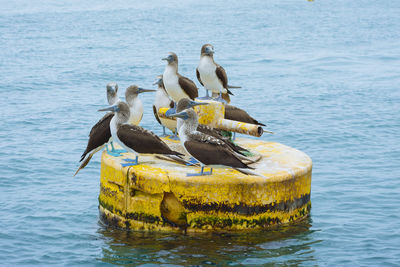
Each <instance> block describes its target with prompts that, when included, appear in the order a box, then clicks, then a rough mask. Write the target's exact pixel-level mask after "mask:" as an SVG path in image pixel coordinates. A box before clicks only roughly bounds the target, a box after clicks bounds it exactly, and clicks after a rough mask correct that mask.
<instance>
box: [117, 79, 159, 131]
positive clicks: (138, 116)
mask: <svg viewBox="0 0 400 267" xmlns="http://www.w3.org/2000/svg"><path fill="white" fill-rule="evenodd" d="M155 91H156V90H153V89H143V88H140V87H138V86H137V85H131V86H129V87H128V88H126V91H125V100H126V103H127V104H128V105H129V109H130V117H129V120H128V123H129V124H132V125H139V123H140V121H141V120H142V118H143V103H142V101H141V100H140V98H139V94H141V93H145V92H155Z"/></svg>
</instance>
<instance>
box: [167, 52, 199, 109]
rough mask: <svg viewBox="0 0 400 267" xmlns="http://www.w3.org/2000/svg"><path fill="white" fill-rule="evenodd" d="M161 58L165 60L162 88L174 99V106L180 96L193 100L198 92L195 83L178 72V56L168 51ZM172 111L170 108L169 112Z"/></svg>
mask: <svg viewBox="0 0 400 267" xmlns="http://www.w3.org/2000/svg"><path fill="white" fill-rule="evenodd" d="M163 60H166V61H167V65H166V66H165V70H164V73H163V83H164V88H165V90H166V91H167V93H168V95H169V96H170V97H171V99H172V100H173V101H174V103H175V106H176V103H178V101H179V100H181V99H182V98H190V99H192V100H194V99H195V98H196V97H198V96H199V92H198V89H197V86H196V84H195V83H194V82H193V81H192V80H190V79H188V78H186V77H184V76H182V75H180V74H179V73H178V56H177V55H176V54H175V53H173V52H170V53H168V56H167V57H165V58H163ZM173 112H175V110H174V109H172V110H171V111H170V112H169V114H170V113H173Z"/></svg>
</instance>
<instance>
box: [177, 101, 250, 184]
mask: <svg viewBox="0 0 400 267" xmlns="http://www.w3.org/2000/svg"><path fill="white" fill-rule="evenodd" d="M170 116H171V117H177V118H178V120H180V119H182V120H183V124H182V126H181V127H180V128H179V130H178V132H179V137H180V140H181V144H182V146H183V148H184V149H185V151H186V152H187V153H188V154H190V155H191V156H192V157H193V158H195V159H196V160H197V161H198V162H200V166H201V171H200V173H188V174H187V176H201V175H210V174H212V170H213V169H212V168H213V167H220V166H227V167H232V168H234V169H237V170H238V171H240V172H242V173H245V174H252V175H257V174H256V173H254V172H251V171H250V169H254V168H252V167H250V166H248V165H247V164H246V163H244V162H243V161H242V160H241V159H240V158H239V157H238V155H237V153H235V152H234V151H232V149H231V148H230V147H229V146H228V145H226V144H225V143H224V142H223V141H221V140H219V139H217V138H214V137H212V136H210V135H207V134H204V133H201V132H199V131H197V126H198V118H197V114H196V112H195V111H194V110H193V109H191V108H189V109H185V110H184V111H182V112H179V113H175V114H172V115H170ZM205 166H210V167H211V170H210V171H209V172H204V167H205Z"/></svg>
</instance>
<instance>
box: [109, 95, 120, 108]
mask: <svg viewBox="0 0 400 267" xmlns="http://www.w3.org/2000/svg"><path fill="white" fill-rule="evenodd" d="M107 101H108V104H109V105H110V106H111V105H114V104H115V103H116V102H117V101H118V96H117V93H116V92H112V93H107Z"/></svg>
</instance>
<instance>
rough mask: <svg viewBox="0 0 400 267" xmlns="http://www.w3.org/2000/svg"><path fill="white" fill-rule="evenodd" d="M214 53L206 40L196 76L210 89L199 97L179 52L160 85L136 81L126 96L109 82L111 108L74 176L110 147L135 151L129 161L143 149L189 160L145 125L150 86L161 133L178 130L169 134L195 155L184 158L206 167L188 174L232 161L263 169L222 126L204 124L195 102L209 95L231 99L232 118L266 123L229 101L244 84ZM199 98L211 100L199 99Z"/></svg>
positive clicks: (240, 167) (96, 128)
mask: <svg viewBox="0 0 400 267" xmlns="http://www.w3.org/2000/svg"><path fill="white" fill-rule="evenodd" d="M213 56H214V47H213V46H212V45H211V44H205V45H203V46H202V48H201V53H200V62H199V65H198V67H197V68H196V76H197V79H198V81H199V82H200V84H201V85H202V86H204V88H205V90H206V96H204V97H198V88H197V86H196V84H195V83H194V82H193V81H192V80H190V79H189V78H187V77H184V76H182V75H180V74H179V72H178V56H177V55H176V54H175V53H173V52H170V53H168V55H167V56H166V57H165V58H162V60H166V61H167V65H166V67H165V70H164V73H163V74H162V75H159V76H157V80H156V82H155V83H154V85H157V87H158V88H157V90H153V89H144V88H141V87H139V86H137V85H131V86H129V87H128V88H127V89H126V91H125V101H122V100H121V99H120V98H119V97H118V85H117V84H116V83H109V84H107V86H106V89H107V101H108V104H109V106H108V107H106V108H103V109H100V110H99V111H109V112H107V113H106V114H105V115H104V116H103V117H102V118H101V119H100V120H99V121H98V122H97V123H96V124H95V125H94V126H93V127H92V129H91V131H90V133H89V140H88V144H87V147H86V149H85V151H84V152H83V154H82V156H81V159H80V166H79V168H78V170H77V171H76V172H75V174H74V176H75V175H76V174H77V173H78V172H79V171H80V170H81V169H83V168H84V167H85V166H86V165H87V164H88V163H89V161H90V159H91V158H92V157H93V155H94V154H95V153H96V152H98V151H100V150H101V149H103V148H104V147H105V148H106V151H107V153H108V154H110V155H112V156H116V157H118V156H121V154H122V153H125V152H130V153H133V154H134V155H135V159H129V158H128V159H127V158H125V159H124V161H125V163H123V164H122V166H124V167H125V166H133V165H137V164H139V156H140V155H141V154H159V155H165V156H167V157H170V158H171V159H175V160H177V161H179V160H180V161H184V160H183V158H182V157H183V156H184V155H183V154H182V153H180V152H177V151H174V150H172V149H171V148H170V147H169V146H168V145H167V144H166V143H165V142H164V141H163V140H162V139H161V138H160V137H159V136H158V135H156V134H155V133H153V132H152V131H150V130H147V129H144V128H143V127H141V126H139V123H140V121H141V120H142V117H143V104H142V101H141V100H140V98H139V95H140V94H141V93H146V92H156V95H155V100H154V105H153V112H154V116H155V118H156V120H157V121H158V123H159V124H160V125H161V126H162V127H163V134H162V135H161V137H166V136H167V134H166V131H165V128H168V129H169V130H170V131H171V132H172V133H173V135H171V136H169V138H171V139H176V140H180V144H181V145H182V147H183V150H184V151H185V152H186V153H187V154H189V155H190V156H191V159H190V160H189V161H184V162H186V163H187V165H193V164H199V165H200V167H201V170H200V172H199V173H188V174H187V176H200V175H211V174H212V170H213V168H214V167H223V168H226V167H230V168H234V169H236V170H238V171H240V172H242V173H245V174H250V175H257V173H255V172H254V171H252V170H253V169H254V168H253V167H251V166H249V163H251V162H252V160H250V159H249V158H248V157H247V155H248V152H249V151H248V150H247V149H245V148H243V147H241V146H239V145H237V144H235V143H234V142H233V140H232V139H231V138H230V137H227V136H225V135H223V134H222V131H221V130H219V129H216V128H212V127H210V126H207V125H202V124H199V122H198V116H197V114H196V112H195V111H194V110H193V107H194V106H198V105H207V104H208V103H207V102H205V101H207V100H214V101H219V102H222V103H223V104H224V105H225V118H226V119H230V120H234V121H239V122H246V123H251V124H256V125H260V126H265V125H264V124H262V123H260V122H258V121H257V120H255V119H254V118H252V117H251V116H250V115H249V114H248V113H247V112H246V111H244V110H243V109H240V108H238V107H235V106H232V105H229V103H230V95H233V93H232V92H231V91H230V90H229V89H232V88H240V87H239V86H231V85H229V84H228V77H227V75H226V72H225V70H224V68H223V67H222V66H220V65H218V64H217V63H216V62H215V61H214V57H213ZM209 91H211V96H210V95H209ZM196 99H198V100H205V101H201V102H198V101H196ZM161 108H169V110H168V111H167V112H166V114H165V115H166V116H167V117H169V118H176V120H172V119H167V118H165V117H161V116H159V110H160V109H161ZM114 143H118V144H119V145H120V146H121V147H122V148H123V150H117V149H115V148H114ZM110 147H111V148H110ZM205 167H210V171H208V172H205V171H204V168H205Z"/></svg>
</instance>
